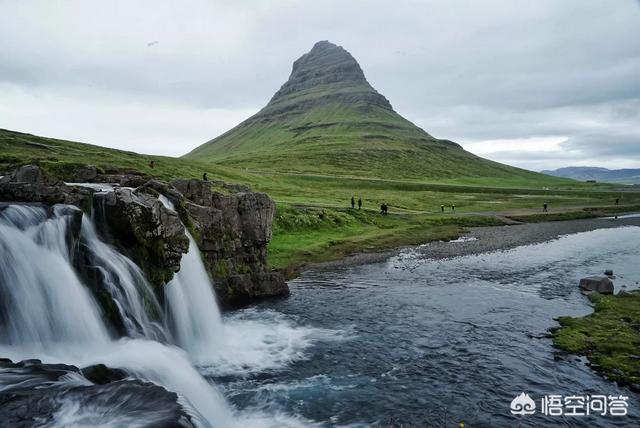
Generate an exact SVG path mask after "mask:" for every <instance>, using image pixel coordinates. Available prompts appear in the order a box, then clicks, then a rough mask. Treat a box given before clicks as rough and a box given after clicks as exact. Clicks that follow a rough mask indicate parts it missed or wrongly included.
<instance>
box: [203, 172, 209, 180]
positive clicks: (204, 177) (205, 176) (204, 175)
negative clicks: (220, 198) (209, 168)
mask: <svg viewBox="0 0 640 428" xmlns="http://www.w3.org/2000/svg"><path fill="white" fill-rule="evenodd" d="M202 181H209V179H208V178H207V173H206V172H205V173H204V174H202Z"/></svg>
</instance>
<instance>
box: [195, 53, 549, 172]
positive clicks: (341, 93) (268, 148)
mask: <svg viewBox="0 0 640 428" xmlns="http://www.w3.org/2000/svg"><path fill="white" fill-rule="evenodd" d="M185 157H186V158H189V159H197V160H202V161H212V162H217V163H218V162H219V163H224V164H225V165H228V166H240V167H245V168H249V169H255V170H262V171H280V172H304V173H312V174H334V175H348V176H365V177H379V178H411V179H428V180H430V179H440V178H445V179H447V178H460V177H496V178H507V177H509V178H515V177H518V178H520V179H523V178H524V179H535V178H536V177H538V176H539V175H538V174H535V173H532V172H529V171H525V170H521V169H517V168H513V167H509V166H506V165H502V164H499V163H496V162H492V161H488V160H486V159H482V158H480V157H478V156H475V155H473V154H471V153H469V152H467V151H465V150H463V149H462V147H460V146H459V145H458V144H456V143H453V142H451V141H448V140H439V139H437V138H434V137H432V136H431V135H429V134H428V133H426V132H425V131H424V130H422V129H421V128H419V127H418V126H416V125H414V124H413V123H411V122H410V121H408V120H406V119H404V118H403V117H402V116H400V115H399V114H398V113H396V112H395V111H394V110H393V107H392V106H391V104H390V103H389V101H388V100H387V99H386V98H385V97H384V96H383V95H381V94H379V93H378V92H377V91H376V90H375V89H374V88H373V87H372V86H371V85H370V84H369V82H367V79H366V78H365V76H364V73H363V71H362V69H361V68H360V65H359V64H358V62H357V61H356V60H355V59H354V58H353V56H351V54H350V53H349V52H347V51H346V50H345V49H343V48H342V47H340V46H336V45H334V44H333V43H330V42H327V41H322V42H318V43H316V44H315V45H314V46H313V49H311V51H309V52H308V53H306V54H304V55H303V56H302V57H300V58H299V59H298V60H297V61H295V62H294V63H293V70H292V72H291V76H290V77H289V80H288V81H287V82H286V83H285V84H284V85H282V87H281V88H280V90H279V91H278V92H276V94H275V95H274V96H273V98H271V101H269V103H268V104H267V105H266V107H264V108H263V109H262V110H260V111H259V112H258V113H257V114H255V115H254V116H252V117H250V118H249V119H247V120H245V121H244V122H242V123H241V124H240V125H238V126H236V127H235V128H233V129H231V130H230V131H228V132H226V133H224V134H223V135H221V136H219V137H217V138H215V139H213V140H211V141H209V142H207V143H205V144H203V145H202V146H200V147H198V148H196V149H195V150H193V151H192V152H190V153H188V154H187V155H185Z"/></svg>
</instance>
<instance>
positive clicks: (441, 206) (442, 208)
mask: <svg viewBox="0 0 640 428" xmlns="http://www.w3.org/2000/svg"><path fill="white" fill-rule="evenodd" d="M440 211H441V212H444V204H443V205H440Z"/></svg>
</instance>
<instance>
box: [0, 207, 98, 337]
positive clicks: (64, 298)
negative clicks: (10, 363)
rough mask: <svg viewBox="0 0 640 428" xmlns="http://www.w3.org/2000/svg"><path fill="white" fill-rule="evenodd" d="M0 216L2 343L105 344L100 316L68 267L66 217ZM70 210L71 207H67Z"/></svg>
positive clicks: (38, 210)
mask: <svg viewBox="0 0 640 428" xmlns="http://www.w3.org/2000/svg"><path fill="white" fill-rule="evenodd" d="M56 208H58V209H54V212H53V217H52V218H50V219H49V218H48V215H47V210H46V209H45V208H43V207H33V206H19V205H13V206H9V207H7V208H5V209H4V210H3V211H2V212H0V253H1V254H2V257H1V258H0V314H1V315H2V317H3V319H2V321H3V322H2V330H1V331H0V343H3V344H8V345H17V346H23V347H27V348H31V349H43V348H46V347H48V346H50V345H51V344H53V343H56V344H62V346H64V344H77V343H83V344H99V343H106V342H108V341H109V335H108V333H107V329H106V328H105V326H104V325H103V324H102V321H101V319H100V311H99V309H98V306H97V305H96V303H95V302H94V301H93V298H92V296H91V295H90V293H89V291H88V290H87V289H86V288H85V287H84V286H83V285H82V283H81V282H80V280H79V279H78V277H77V275H76V273H75V272H74V270H73V268H72V267H71V265H70V263H69V259H70V255H69V254H70V251H69V249H68V248H67V247H66V245H65V243H66V242H67V240H68V236H69V235H68V234H67V233H68V227H69V224H68V223H69V221H70V219H69V217H68V216H65V215H62V214H61V209H60V207H56ZM68 209H69V208H68Z"/></svg>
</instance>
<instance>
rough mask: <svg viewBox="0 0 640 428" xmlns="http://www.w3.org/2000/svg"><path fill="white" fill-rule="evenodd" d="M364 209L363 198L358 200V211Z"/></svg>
mask: <svg viewBox="0 0 640 428" xmlns="http://www.w3.org/2000/svg"><path fill="white" fill-rule="evenodd" d="M360 208H362V198H358V210H359V209H360Z"/></svg>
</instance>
